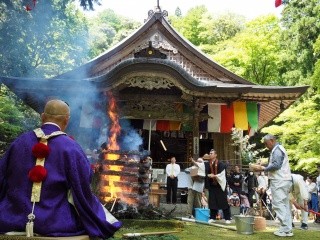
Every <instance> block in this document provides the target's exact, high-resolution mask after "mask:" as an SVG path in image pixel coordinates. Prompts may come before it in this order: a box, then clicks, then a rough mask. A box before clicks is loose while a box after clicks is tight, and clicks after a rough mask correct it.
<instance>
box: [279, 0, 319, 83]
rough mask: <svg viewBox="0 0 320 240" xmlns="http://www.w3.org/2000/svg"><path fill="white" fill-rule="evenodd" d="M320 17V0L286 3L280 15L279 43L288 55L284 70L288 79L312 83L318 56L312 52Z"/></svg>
mask: <svg viewBox="0 0 320 240" xmlns="http://www.w3.org/2000/svg"><path fill="white" fill-rule="evenodd" d="M319 17H320V4H319V0H303V1H301V0H290V1H289V3H288V4H287V5H286V6H285V8H284V10H283V13H282V18H281V22H282V25H283V27H284V31H282V37H281V38H282V39H281V42H280V44H281V47H282V49H285V51H286V52H287V54H288V55H287V58H286V59H284V60H285V63H286V64H284V65H283V69H282V72H284V74H283V76H282V77H283V78H284V81H285V82H289V83H290V84H298V83H300V84H301V83H303V84H305V83H307V84H310V76H311V75H312V73H313V71H314V66H315V63H316V61H317V58H319V55H318V56H317V55H315V54H314V52H313V45H314V43H315V42H316V40H317V38H318V36H319V33H320V21H319ZM291 72H292V74H290V73H291ZM302 81H303V82H302Z"/></svg>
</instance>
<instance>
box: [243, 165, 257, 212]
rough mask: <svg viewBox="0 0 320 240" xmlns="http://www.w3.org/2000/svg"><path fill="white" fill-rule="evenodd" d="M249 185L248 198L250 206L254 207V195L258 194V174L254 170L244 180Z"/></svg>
mask: <svg viewBox="0 0 320 240" xmlns="http://www.w3.org/2000/svg"><path fill="white" fill-rule="evenodd" d="M244 181H245V182H246V183H247V186H248V200H249V203H250V207H253V203H254V200H253V196H255V194H256V189H257V187H258V179H257V176H256V175H255V174H254V173H253V171H250V172H249V175H248V176H247V177H246V178H245V180H244Z"/></svg>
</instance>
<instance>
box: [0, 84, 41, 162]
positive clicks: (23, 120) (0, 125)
mask: <svg viewBox="0 0 320 240" xmlns="http://www.w3.org/2000/svg"><path fill="white" fill-rule="evenodd" d="M38 125H39V115H38V114H37V113H36V112H35V111H33V110H32V109H31V108H29V107H27V106H25V104H23V103H22V102H21V100H19V99H18V98H17V97H16V96H15V95H14V94H12V93H11V92H10V91H9V90H8V89H7V88H6V87H5V86H1V88H0V156H1V155H2V154H3V153H4V151H5V149H6V148H7V147H8V144H9V143H10V142H12V141H13V140H14V139H15V138H16V137H17V136H18V135H19V134H21V133H22V132H24V131H26V130H30V129H33V128H34V127H35V126H38Z"/></svg>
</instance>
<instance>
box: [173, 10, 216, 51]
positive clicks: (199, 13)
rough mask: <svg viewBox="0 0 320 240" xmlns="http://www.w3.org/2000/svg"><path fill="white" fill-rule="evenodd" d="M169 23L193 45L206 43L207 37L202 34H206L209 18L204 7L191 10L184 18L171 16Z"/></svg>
mask: <svg viewBox="0 0 320 240" xmlns="http://www.w3.org/2000/svg"><path fill="white" fill-rule="evenodd" d="M170 21H171V24H172V25H173V27H174V28H175V29H176V30H177V31H178V32H179V33H181V34H182V35H183V36H184V37H185V38H187V39H188V40H189V41H190V42H192V43H193V44H194V45H196V46H199V45H200V44H202V43H207V37H206V36H205V35H204V34H203V33H204V32H207V25H208V22H210V21H211V16H210V14H209V12H208V9H207V8H206V7H205V6H204V5H202V6H197V7H194V8H191V9H190V10H189V11H188V12H187V14H186V16H184V17H177V16H171V17H170Z"/></svg>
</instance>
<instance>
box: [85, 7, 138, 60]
mask: <svg viewBox="0 0 320 240" xmlns="http://www.w3.org/2000/svg"><path fill="white" fill-rule="evenodd" d="M88 21H89V36H90V37H89V45H90V52H89V57H90V58H94V57H96V56H98V55H99V54H101V53H102V52H104V51H106V50H107V49H109V48H110V47H111V46H113V45H115V44H117V43H118V42H120V41H121V40H122V39H124V38H126V37H127V36H128V35H129V34H131V33H132V32H133V31H134V30H135V29H137V28H138V27H139V26H140V23H138V22H136V21H132V20H130V19H128V18H125V17H122V16H119V15H117V14H116V13H115V12H114V11H113V10H111V9H106V10H104V11H102V12H101V13H99V14H97V15H96V16H95V17H91V18H89V19H88Z"/></svg>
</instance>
